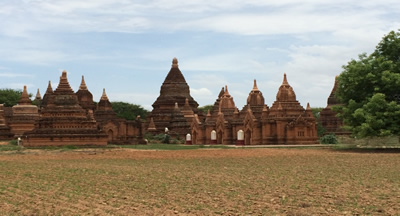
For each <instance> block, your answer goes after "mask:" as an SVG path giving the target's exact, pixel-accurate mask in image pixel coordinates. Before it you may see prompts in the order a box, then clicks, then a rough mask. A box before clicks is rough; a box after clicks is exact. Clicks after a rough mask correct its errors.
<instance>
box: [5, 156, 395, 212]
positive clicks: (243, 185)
mask: <svg viewBox="0 0 400 216" xmlns="http://www.w3.org/2000/svg"><path fill="white" fill-rule="evenodd" d="M399 202H400V155H399V154H396V153H349V152H338V151H333V150H330V149H210V150H207V149H204V150H203V149H202V150H181V151H146V150H132V149H81V150H72V151H64V152H63V151H56V150H51V151H49V150H29V151H24V152H23V153H18V152H13V153H9V152H8V153H7V152H6V153H4V152H3V153H1V154H0V215H83V214H89V215H357V214H361V215H362V214H370V215H399V214H400V205H399Z"/></svg>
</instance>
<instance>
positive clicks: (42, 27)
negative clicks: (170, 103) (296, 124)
mask: <svg viewBox="0 0 400 216" xmlns="http://www.w3.org/2000/svg"><path fill="white" fill-rule="evenodd" d="M397 29H400V1H398V0H380V1H377V0H364V1H354V0H334V1H330V0H324V1H321V0H305V1H295V0H279V1H272V0H271V1H267V0H245V1H243V0H218V1H215V0H85V1H83V0H2V1H1V2H0V88H16V89H22V88H23V86H24V85H27V86H28V91H29V92H30V93H33V94H35V93H36V90H37V89H38V88H39V89H40V92H41V93H42V96H43V94H44V92H45V90H46V88H47V83H48V81H49V80H51V81H52V83H53V88H56V87H57V84H58V82H59V77H60V75H61V72H62V71H63V70H67V72H68V79H69V82H70V84H71V86H72V88H73V89H74V90H75V91H76V90H78V86H79V84H80V81H81V76H82V75H84V76H85V81H86V84H87V86H88V88H89V90H90V91H91V92H92V94H93V95H94V100H95V101H98V100H99V99H100V96H101V93H102V89H103V88H105V89H106V92H107V94H108V96H109V99H110V100H111V101H126V102H130V103H135V104H140V105H142V106H143V107H145V108H146V109H149V110H151V104H152V103H153V102H154V101H155V100H156V98H157V97H158V95H159V92H160V86H161V84H162V82H163V81H164V79H165V77H166V75H167V73H168V72H169V70H170V68H171V62H172V59H173V57H177V58H178V61H179V68H180V70H181V71H182V73H183V75H184V76H185V78H186V81H187V82H188V84H189V86H190V90H191V95H192V96H193V97H194V99H195V100H196V101H197V102H198V103H199V104H200V106H203V105H207V104H213V103H214V101H215V99H216V98H217V96H218V93H219V91H220V90H221V87H223V86H224V85H228V89H229V92H230V93H231V95H232V96H233V98H234V101H235V103H236V106H237V107H238V108H239V109H241V108H242V107H243V105H244V104H245V103H246V98H247V96H248V93H249V92H250V90H251V89H252V87H253V79H257V83H258V87H259V89H260V90H261V91H262V92H263V95H264V97H265V102H266V103H267V105H268V106H271V104H272V103H273V101H274V100H275V97H276V93H277V90H278V88H279V86H280V84H281V83H282V78H283V74H284V73H286V74H287V77H288V81H289V84H290V85H292V87H293V89H294V91H295V92H296V95H297V99H298V100H299V102H300V103H301V104H302V105H303V106H305V105H306V104H307V102H310V105H311V106H312V107H325V106H326V100H327V97H328V95H329V93H330V91H331V89H332V87H333V82H334V78H335V76H336V75H338V74H340V72H341V71H342V65H345V64H346V63H347V62H348V61H350V60H351V59H355V58H358V54H361V53H363V52H366V53H371V52H372V51H373V50H374V48H375V46H376V45H377V44H378V42H379V41H380V40H381V38H382V37H383V36H384V35H385V34H387V33H388V32H389V31H391V30H397Z"/></svg>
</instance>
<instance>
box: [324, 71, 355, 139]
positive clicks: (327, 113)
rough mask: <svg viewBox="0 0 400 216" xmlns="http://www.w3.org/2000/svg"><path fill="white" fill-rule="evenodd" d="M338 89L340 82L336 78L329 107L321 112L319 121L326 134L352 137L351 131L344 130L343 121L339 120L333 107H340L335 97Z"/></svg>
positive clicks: (328, 103)
mask: <svg viewBox="0 0 400 216" xmlns="http://www.w3.org/2000/svg"><path fill="white" fill-rule="evenodd" d="M337 87H338V80H337V77H335V83H334V84H333V88H332V91H331V94H330V95H329V97H328V101H327V106H326V107H325V108H324V109H323V110H322V111H321V113H320V117H319V121H320V122H321V125H322V127H323V128H324V129H325V134H336V135H350V134H351V132H350V131H346V130H344V129H343V121H342V120H341V119H340V118H338V117H337V116H336V115H337V113H336V112H335V111H333V110H332V107H333V106H337V105H340V103H339V101H338V99H337V98H336V96H335V93H336V90H337Z"/></svg>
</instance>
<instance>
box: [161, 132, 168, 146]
mask: <svg viewBox="0 0 400 216" xmlns="http://www.w3.org/2000/svg"><path fill="white" fill-rule="evenodd" d="M169 138H170V135H168V134H165V136H164V139H163V141H162V142H163V143H165V144H169Z"/></svg>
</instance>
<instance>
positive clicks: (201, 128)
mask: <svg viewBox="0 0 400 216" xmlns="http://www.w3.org/2000/svg"><path fill="white" fill-rule="evenodd" d="M197 107H198V104H197V102H196V101H195V100H194V99H193V98H192V97H191V96H190V90H189V86H188V84H187V83H186V81H185V78H184V77H183V74H182V72H181V71H180V70H179V68H178V61H177V59H176V58H174V59H173V61H172V67H171V70H170V71H169V73H168V75H167V77H166V78H165V81H164V83H163V84H162V86H161V91H160V96H159V97H158V98H157V100H156V101H155V102H154V104H153V110H152V112H151V115H149V118H148V121H147V122H148V124H147V131H148V132H151V133H154V134H157V133H165V128H168V133H169V134H171V135H172V136H177V137H181V138H182V137H184V136H185V135H186V134H191V136H192V143H193V144H210V143H218V144H236V143H237V142H238V137H237V134H238V132H239V131H242V132H243V134H244V140H243V142H244V144H246V145H257V144H265V145H268V144H315V143H318V137H317V131H316V125H317V123H316V119H315V118H314V116H313V114H312V111H311V108H310V106H309V105H308V104H307V107H306V109H304V108H303V107H302V106H301V105H300V103H299V102H298V101H297V99H296V94H295V92H294V90H293V88H292V87H291V86H290V85H289V83H288V81H287V77H286V74H285V75H284V78H283V82H282V85H281V86H280V87H279V89H278V93H277V95H276V101H275V102H274V103H273V104H272V106H271V108H269V107H268V106H267V105H266V104H265V102H264V97H263V95H262V92H261V91H260V90H259V89H258V86H257V83H256V80H254V85H253V88H252V89H251V91H250V93H249V96H248V99H247V103H246V105H245V106H244V107H243V109H242V110H241V111H239V110H238V108H237V107H236V106H235V102H234V99H233V97H232V96H231V95H230V93H229V90H228V87H227V86H225V88H222V90H221V92H220V93H219V95H218V97H217V99H216V101H215V103H214V106H213V107H212V109H211V110H210V111H209V112H208V114H207V115H206V116H203V115H202V114H201V113H199V112H198V110H197ZM212 133H215V134H216V139H215V140H212V137H211V136H212V135H211V134H212Z"/></svg>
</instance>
